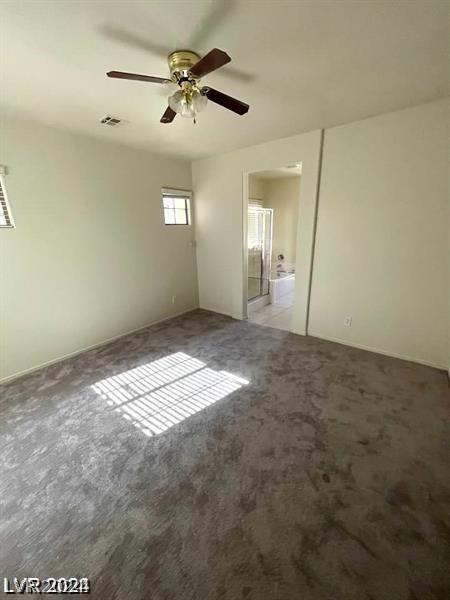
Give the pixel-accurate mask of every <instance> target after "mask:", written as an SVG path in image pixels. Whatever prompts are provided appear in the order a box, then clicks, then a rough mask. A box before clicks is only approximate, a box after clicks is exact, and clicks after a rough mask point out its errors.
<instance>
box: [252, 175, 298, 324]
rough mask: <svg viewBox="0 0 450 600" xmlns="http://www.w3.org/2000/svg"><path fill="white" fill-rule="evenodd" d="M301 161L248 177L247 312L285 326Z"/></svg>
mask: <svg viewBox="0 0 450 600" xmlns="http://www.w3.org/2000/svg"><path fill="white" fill-rule="evenodd" d="M300 181H301V164H294V165H290V166H289V167H282V168H279V169H273V170H268V171H259V172H255V173H251V174H249V176H248V196H249V197H248V213H247V290H248V294H247V299H248V306H247V314H248V319H249V321H252V322H254V323H258V324H259V325H264V326H267V327H275V328H277V329H284V330H287V331H289V330H290V329H291V319H292V309H293V305H294V288H295V265H296V245H297V227H298V210H299V197H300Z"/></svg>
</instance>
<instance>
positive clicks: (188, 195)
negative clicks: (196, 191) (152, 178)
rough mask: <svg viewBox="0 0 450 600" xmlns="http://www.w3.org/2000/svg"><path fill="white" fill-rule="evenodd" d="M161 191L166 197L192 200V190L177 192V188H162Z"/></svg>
mask: <svg viewBox="0 0 450 600" xmlns="http://www.w3.org/2000/svg"><path fill="white" fill-rule="evenodd" d="M161 191H162V193H163V194H165V195H166V196H174V197H177V198H192V192H191V191H190V190H177V189H175V188H166V187H163V188H161Z"/></svg>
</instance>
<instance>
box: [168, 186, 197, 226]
mask: <svg viewBox="0 0 450 600" xmlns="http://www.w3.org/2000/svg"><path fill="white" fill-rule="evenodd" d="M162 199H163V210H164V223H165V224H166V225H189V224H190V199H191V192H188V191H185V190H173V189H169V188H163V190H162Z"/></svg>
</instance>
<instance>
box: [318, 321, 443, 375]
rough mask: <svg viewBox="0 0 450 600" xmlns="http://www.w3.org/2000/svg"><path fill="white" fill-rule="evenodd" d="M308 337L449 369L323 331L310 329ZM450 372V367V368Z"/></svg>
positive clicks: (436, 367)
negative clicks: (328, 334) (324, 333)
mask: <svg viewBox="0 0 450 600" xmlns="http://www.w3.org/2000/svg"><path fill="white" fill-rule="evenodd" d="M308 337H315V338H319V339H321V340H326V341H327V342H335V343H336V344H342V345H343V346H350V347H351V348H359V350H367V351H368V352H375V353H376V354H382V355H383V356H390V357H391V358H399V359H401V360H407V361H409V362H413V363H418V364H419V365H425V366H426V367H434V368H435V369H440V370H441V369H443V370H444V371H447V366H444V365H442V364H440V363H434V362H431V361H429V360H423V359H421V358H416V357H413V356H408V355H406V354H397V353H396V352H386V350H380V348H374V347H373V346H365V345H364V344H356V343H355V342H348V341H347V340H341V339H339V338H333V337H329V336H327V335H322V334H321V333H316V332H313V331H310V332H309V333H308ZM449 372H450V369H449Z"/></svg>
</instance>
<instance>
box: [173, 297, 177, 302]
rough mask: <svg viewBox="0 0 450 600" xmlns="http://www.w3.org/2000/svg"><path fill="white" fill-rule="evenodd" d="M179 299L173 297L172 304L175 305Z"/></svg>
mask: <svg viewBox="0 0 450 600" xmlns="http://www.w3.org/2000/svg"><path fill="white" fill-rule="evenodd" d="M176 299H177V297H176V296H172V304H175V302H176Z"/></svg>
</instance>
